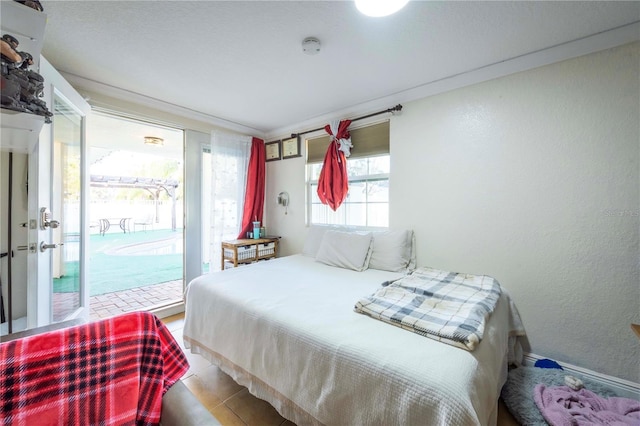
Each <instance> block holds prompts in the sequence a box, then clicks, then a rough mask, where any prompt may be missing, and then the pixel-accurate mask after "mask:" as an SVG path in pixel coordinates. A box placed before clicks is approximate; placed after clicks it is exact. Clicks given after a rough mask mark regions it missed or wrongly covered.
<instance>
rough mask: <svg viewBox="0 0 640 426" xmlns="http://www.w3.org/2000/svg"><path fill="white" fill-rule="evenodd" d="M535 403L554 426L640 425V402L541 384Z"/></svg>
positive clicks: (535, 391) (538, 387)
mask: <svg viewBox="0 0 640 426" xmlns="http://www.w3.org/2000/svg"><path fill="white" fill-rule="evenodd" d="M533 399H534V400H535V401H536V405H537V406H538V408H539V409H540V412H541V413H542V415H543V416H544V418H545V420H546V421H547V422H548V423H549V424H550V425H551V426H565V425H567V426H569V425H576V426H582V425H620V426H622V425H635V426H639V425H640V402H638V401H634V400H633V399H629V398H617V397H612V398H603V397H601V396H599V395H597V394H595V393H593V392H591V391H590V390H587V389H580V390H573V389H571V388H570V387H568V386H552V387H546V386H545V385H543V384H539V385H537V386H536V387H535V389H534V390H533Z"/></svg>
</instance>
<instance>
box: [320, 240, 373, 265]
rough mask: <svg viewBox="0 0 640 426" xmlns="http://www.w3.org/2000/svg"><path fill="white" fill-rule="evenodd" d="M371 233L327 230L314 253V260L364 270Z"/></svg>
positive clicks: (366, 263) (367, 258) (369, 248)
mask: <svg viewBox="0 0 640 426" xmlns="http://www.w3.org/2000/svg"><path fill="white" fill-rule="evenodd" d="M371 240H372V238H371V233H369V232H367V233H356V232H340V231H333V230H330V231H329V230H328V231H326V232H325V233H324V236H323V237H322V242H321V243H320V247H319V248H318V253H317V254H316V261H318V262H321V263H324V264H326V265H329V266H337V267H339V268H345V269H353V270H354V271H364V270H365V269H367V267H368V260H369V253H370V250H371Z"/></svg>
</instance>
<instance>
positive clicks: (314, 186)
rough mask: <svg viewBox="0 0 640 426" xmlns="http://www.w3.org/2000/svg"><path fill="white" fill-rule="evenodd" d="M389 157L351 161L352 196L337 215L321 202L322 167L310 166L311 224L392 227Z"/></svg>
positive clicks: (308, 196)
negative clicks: (320, 179) (319, 186)
mask: <svg viewBox="0 0 640 426" xmlns="http://www.w3.org/2000/svg"><path fill="white" fill-rule="evenodd" d="M389 160H390V157H389V155H388V154H387V155H379V156H374V157H364V158H354V159H348V160H347V173H348V175H349V193H348V195H347V198H346V199H345V200H344V202H343V203H342V204H341V205H340V207H338V210H336V211H335V212H334V211H333V210H331V208H329V206H327V205H325V204H322V203H321V202H320V198H318V177H319V176H320V170H321V169H322V163H314V164H308V165H307V176H309V179H308V184H307V188H308V191H309V193H308V194H307V200H309V202H308V208H309V222H310V223H311V224H330V225H348V226H366V227H387V226H389Z"/></svg>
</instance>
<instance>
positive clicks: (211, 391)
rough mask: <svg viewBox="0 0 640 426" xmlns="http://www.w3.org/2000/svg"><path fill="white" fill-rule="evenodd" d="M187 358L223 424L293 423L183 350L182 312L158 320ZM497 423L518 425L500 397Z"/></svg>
mask: <svg viewBox="0 0 640 426" xmlns="http://www.w3.org/2000/svg"><path fill="white" fill-rule="evenodd" d="M162 321H163V322H164V323H165V324H166V325H167V327H168V328H169V330H170V331H171V333H172V334H173V336H174V337H175V339H176V341H177V342H178V343H179V344H180V346H181V347H182V350H183V351H184V352H185V354H186V355H187V358H188V359H189V364H190V366H191V368H190V369H189V371H187V373H186V374H185V375H184V376H183V377H182V382H183V383H184V384H185V386H187V387H188V388H189V389H190V390H191V392H193V394H194V395H195V396H196V398H198V399H199V400H200V402H201V403H202V405H204V406H205V407H206V408H207V409H208V410H209V412H211V414H213V415H214V417H215V418H217V419H218V421H219V422H220V423H221V424H222V425H223V426H253V425H256V426H271V425H273V426H295V425H294V424H293V423H292V422H290V421H289V420H286V419H284V418H283V417H282V416H280V414H278V412H277V411H276V409H275V408H273V407H272V406H271V405H270V404H269V403H267V402H265V401H263V400H261V399H258V398H256V397H255V396H253V395H251V394H250V393H249V391H248V390H247V388H245V387H244V386H240V385H239V384H237V383H236V382H235V381H233V379H232V378H231V377H229V376H228V375H227V374H225V373H223V372H222V371H221V370H220V369H219V368H218V367H216V366H215V365H212V364H211V363H209V361H207V360H205V359H204V358H203V357H201V356H200V355H198V354H192V353H191V352H190V351H188V350H186V349H185V347H184V343H183V341H182V327H183V324H184V314H178V315H173V316H171V317H167V318H164V319H163V320H162ZM498 426H518V423H517V422H516V421H515V419H514V418H513V416H512V415H511V414H510V413H509V412H508V411H507V409H506V407H505V406H504V403H502V400H501V401H500V404H499V407H498Z"/></svg>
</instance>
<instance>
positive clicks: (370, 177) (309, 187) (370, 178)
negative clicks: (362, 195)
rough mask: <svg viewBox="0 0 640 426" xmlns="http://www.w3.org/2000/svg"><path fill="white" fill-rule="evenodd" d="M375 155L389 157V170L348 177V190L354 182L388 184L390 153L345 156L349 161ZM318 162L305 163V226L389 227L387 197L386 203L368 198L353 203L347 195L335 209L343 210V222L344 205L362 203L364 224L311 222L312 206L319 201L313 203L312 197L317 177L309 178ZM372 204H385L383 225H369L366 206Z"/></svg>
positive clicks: (388, 202) (374, 156)
mask: <svg viewBox="0 0 640 426" xmlns="http://www.w3.org/2000/svg"><path fill="white" fill-rule="evenodd" d="M376 157H389V172H387V173H373V174H367V175H360V176H356V177H353V178H349V190H351V185H352V184H355V183H365V184H366V183H367V182H375V181H386V182H387V185H389V182H390V180H391V176H390V175H391V161H390V160H391V155H390V153H384V154H374V155H370V156H363V157H357V158H352V159H350V158H347V163H348V162H349V161H355V160H365V159H366V160H369V159H371V158H376ZM318 164H322V163H319V162H313V163H306V164H305V174H306V176H305V185H306V191H305V194H306V202H305V209H306V215H305V216H306V224H307V226H311V225H332V226H344V227H345V228H351V229H353V228H362V229H388V227H389V207H390V204H391V203H390V200H389V199H387V201H386V203H385V202H380V201H375V202H369V201H368V200H365V202H364V203H363V202H361V201H358V202H354V203H349V201H348V197H349V195H347V198H346V199H345V201H344V202H343V203H342V204H341V205H340V207H338V209H337V210H336V213H338V212H344V213H342V214H343V217H344V220H343V222H346V221H347V219H346V214H347V212H346V211H345V210H344V207H345V205H347V204H364V208H365V224H357V225H353V224H348V223H320V222H313V220H312V219H313V206H314V205H318V204H320V205H321V203H314V202H313V199H314V195H315V196H316V197H317V195H316V194H314V193H313V189H314V188H317V186H318V179H313V180H312V179H311V174H312V173H311V171H312V167H313V166H315V165H318ZM373 204H386V205H387V223H386V225H384V226H376V225H369V214H368V208H367V207H368V206H369V205H373ZM325 208H326V209H329V206H326V205H325Z"/></svg>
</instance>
